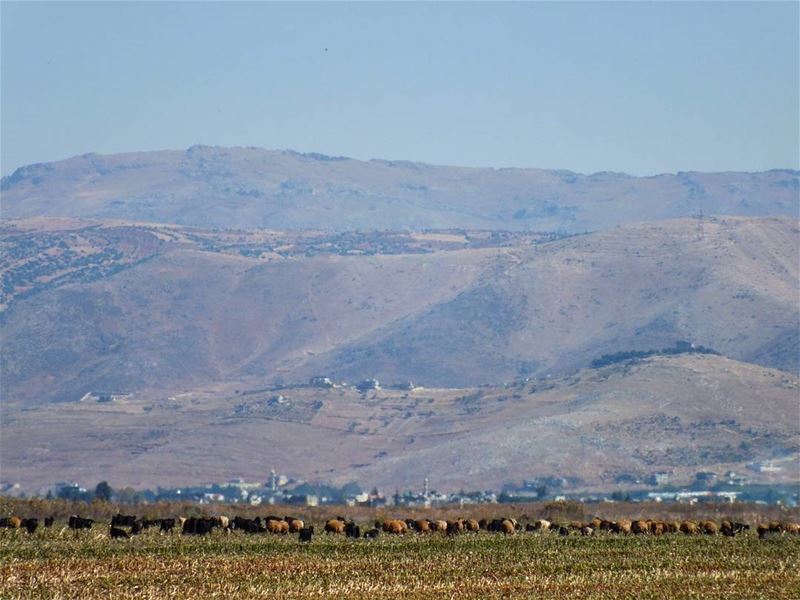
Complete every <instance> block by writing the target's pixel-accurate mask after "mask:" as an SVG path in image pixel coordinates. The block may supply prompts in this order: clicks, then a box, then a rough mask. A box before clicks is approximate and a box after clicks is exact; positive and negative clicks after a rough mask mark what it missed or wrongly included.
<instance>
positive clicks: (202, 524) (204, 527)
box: [183, 517, 217, 535]
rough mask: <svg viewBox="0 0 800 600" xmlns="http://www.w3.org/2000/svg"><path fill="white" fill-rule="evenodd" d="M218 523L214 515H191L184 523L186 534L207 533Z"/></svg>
mask: <svg viewBox="0 0 800 600" xmlns="http://www.w3.org/2000/svg"><path fill="white" fill-rule="evenodd" d="M216 525H217V520H216V519H214V518H212V517H189V518H188V519H186V522H185V523H184V524H183V534H184V535H205V534H207V533H211V530H212V529H214V527H215V526H216Z"/></svg>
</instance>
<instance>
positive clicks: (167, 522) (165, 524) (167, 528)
mask: <svg viewBox="0 0 800 600" xmlns="http://www.w3.org/2000/svg"><path fill="white" fill-rule="evenodd" d="M159 520H160V521H161V522H160V523H159V529H160V530H161V531H162V532H165V533H172V528H173V527H175V519H159Z"/></svg>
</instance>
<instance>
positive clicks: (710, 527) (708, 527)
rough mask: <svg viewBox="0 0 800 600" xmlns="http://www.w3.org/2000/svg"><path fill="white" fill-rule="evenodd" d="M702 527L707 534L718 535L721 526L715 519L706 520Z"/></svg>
mask: <svg viewBox="0 0 800 600" xmlns="http://www.w3.org/2000/svg"><path fill="white" fill-rule="evenodd" d="M702 529H703V533H705V534H706V535H717V534H718V533H719V526H718V525H717V524H716V523H715V522H714V521H705V522H704V523H703V527H702Z"/></svg>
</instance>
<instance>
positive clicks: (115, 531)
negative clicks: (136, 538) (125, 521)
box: [108, 525, 131, 540]
mask: <svg viewBox="0 0 800 600" xmlns="http://www.w3.org/2000/svg"><path fill="white" fill-rule="evenodd" d="M108 534H109V535H110V536H111V538H112V539H114V540H127V539H130V537H131V536H129V535H128V532H127V531H125V530H124V529H120V528H119V527H114V526H113V525H112V526H111V529H110V530H109V532H108Z"/></svg>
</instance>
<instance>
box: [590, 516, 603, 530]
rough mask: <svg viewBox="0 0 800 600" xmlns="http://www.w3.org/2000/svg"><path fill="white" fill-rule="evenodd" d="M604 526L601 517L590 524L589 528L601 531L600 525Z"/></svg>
mask: <svg viewBox="0 0 800 600" xmlns="http://www.w3.org/2000/svg"><path fill="white" fill-rule="evenodd" d="M602 524H603V519H601V518H600V517H595V518H594V519H592V520H591V522H590V523H589V527H591V528H592V529H599V528H600V525H602Z"/></svg>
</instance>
